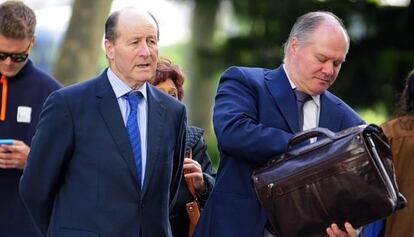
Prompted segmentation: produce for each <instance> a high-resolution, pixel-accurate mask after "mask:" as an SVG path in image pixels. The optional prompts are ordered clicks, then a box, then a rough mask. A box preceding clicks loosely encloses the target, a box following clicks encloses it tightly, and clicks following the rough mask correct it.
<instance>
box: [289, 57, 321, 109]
mask: <svg viewBox="0 0 414 237" xmlns="http://www.w3.org/2000/svg"><path fill="white" fill-rule="evenodd" d="M282 67H283V70H285V74H286V77H287V79H288V81H289V84H290V86H291V87H292V90H295V89H296V85H295V83H294V82H293V81H292V80H291V79H290V77H289V73H288V71H287V68H286V66H285V64H283V65H282ZM311 97H312V100H313V101H314V102H315V104H316V105H317V106H318V107H319V105H320V100H321V95H314V96H311Z"/></svg>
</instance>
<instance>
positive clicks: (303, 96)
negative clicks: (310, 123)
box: [294, 89, 311, 131]
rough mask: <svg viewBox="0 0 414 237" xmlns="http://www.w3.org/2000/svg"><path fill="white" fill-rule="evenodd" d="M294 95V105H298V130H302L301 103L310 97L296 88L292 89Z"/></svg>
mask: <svg viewBox="0 0 414 237" xmlns="http://www.w3.org/2000/svg"><path fill="white" fill-rule="evenodd" d="M294 92H295V95H296V105H297V106H298V121H299V131H302V130H303V105H304V104H305V102H306V101H308V100H310V99H311V96H310V95H308V94H306V93H304V92H302V91H299V90H297V89H295V90H294Z"/></svg>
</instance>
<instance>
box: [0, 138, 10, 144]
mask: <svg viewBox="0 0 414 237" xmlns="http://www.w3.org/2000/svg"><path fill="white" fill-rule="evenodd" d="M3 144H4V145H13V139H0V145H3Z"/></svg>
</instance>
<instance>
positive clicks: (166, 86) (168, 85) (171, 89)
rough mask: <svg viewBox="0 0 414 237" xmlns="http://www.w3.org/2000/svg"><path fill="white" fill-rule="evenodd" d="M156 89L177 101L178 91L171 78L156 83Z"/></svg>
mask: <svg viewBox="0 0 414 237" xmlns="http://www.w3.org/2000/svg"><path fill="white" fill-rule="evenodd" d="M156 87H157V88H158V89H160V90H162V91H164V92H165V93H167V94H169V95H171V96H172V97H174V98H176V99H177V100H178V90H177V87H176V86H175V84H174V82H173V80H172V79H171V78H167V79H166V80H165V81H163V82H160V83H158V85H156Z"/></svg>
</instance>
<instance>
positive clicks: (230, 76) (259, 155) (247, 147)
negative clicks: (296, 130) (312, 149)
mask: <svg viewBox="0 0 414 237" xmlns="http://www.w3.org/2000/svg"><path fill="white" fill-rule="evenodd" d="M252 77H253V75H252V73H249V76H247V75H246V71H242V70H241V69H240V68H237V67H231V68H229V69H228V70H227V71H226V72H225V73H224V74H223V76H222V77H221V79H220V84H219V87H218V91H217V95H216V99H215V107H214V115H213V120H214V130H215V133H216V136H217V141H218V145H219V148H220V150H221V152H222V153H227V154H231V156H232V157H234V158H237V159H243V160H244V161H247V162H251V163H263V162H265V161H267V160H268V159H269V158H270V157H272V156H275V155H277V154H281V153H283V152H285V151H286V149H287V143H288V141H289V139H290V137H292V136H293V134H291V133H288V132H286V131H284V130H282V129H280V128H275V127H268V126H265V125H264V124H262V123H260V121H259V117H258V114H259V111H258V109H259V108H258V104H259V102H260V101H259V99H260V98H263V95H261V94H259V93H264V92H263V91H264V90H263V88H262V87H263V85H260V84H259V82H258V81H262V80H264V79H263V77H264V75H263V73H261V75H254V78H252Z"/></svg>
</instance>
